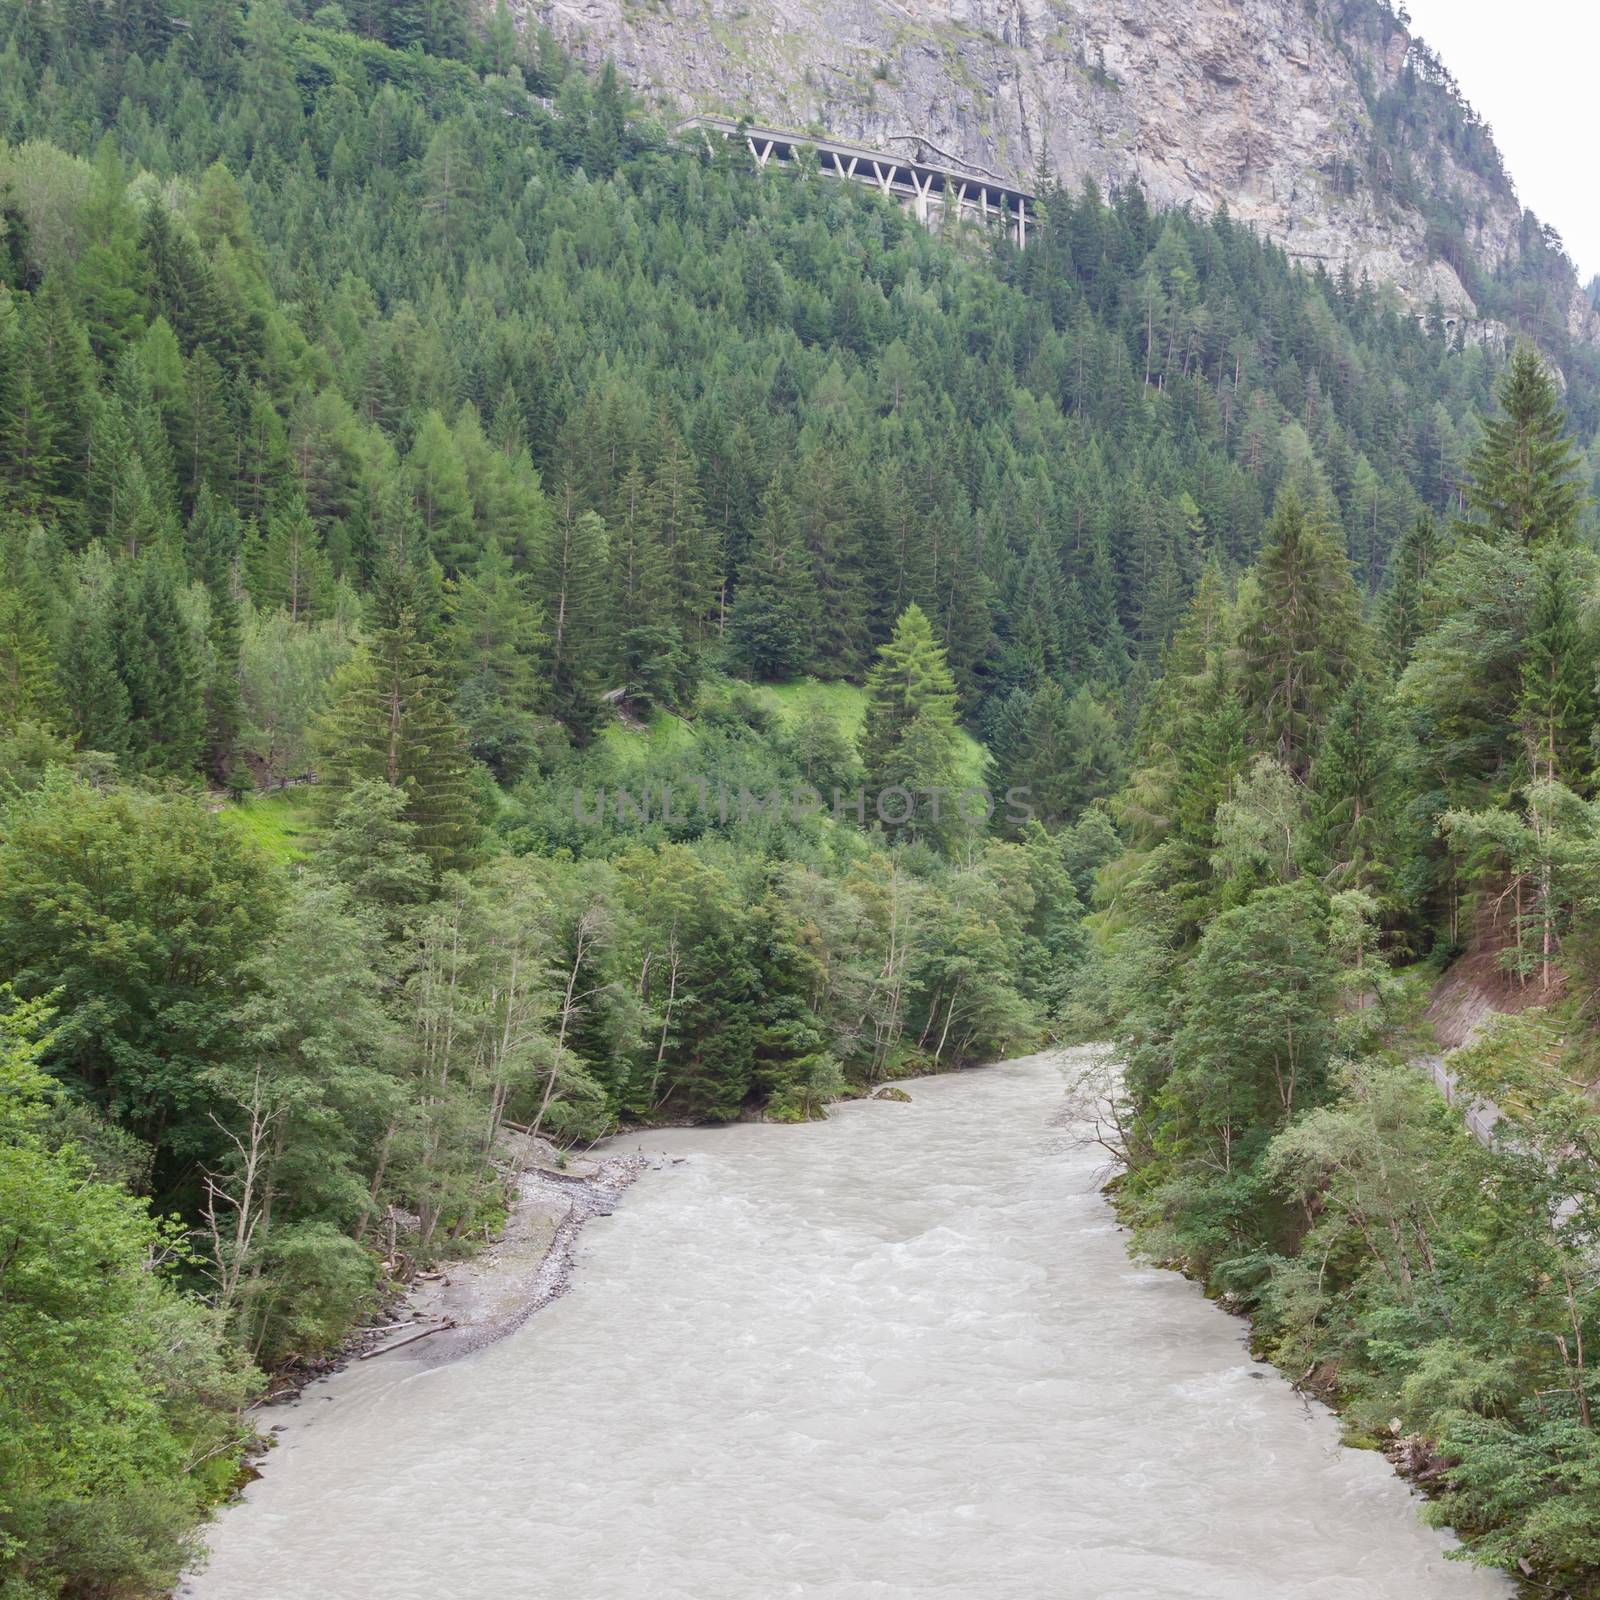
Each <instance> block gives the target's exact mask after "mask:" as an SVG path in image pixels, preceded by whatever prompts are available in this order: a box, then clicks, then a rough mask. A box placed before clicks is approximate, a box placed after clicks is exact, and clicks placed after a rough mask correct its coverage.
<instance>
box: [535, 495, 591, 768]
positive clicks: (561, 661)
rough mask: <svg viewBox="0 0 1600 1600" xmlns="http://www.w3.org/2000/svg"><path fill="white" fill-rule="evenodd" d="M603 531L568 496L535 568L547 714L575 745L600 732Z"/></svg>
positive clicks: (562, 499)
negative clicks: (545, 647) (541, 609)
mask: <svg viewBox="0 0 1600 1600" xmlns="http://www.w3.org/2000/svg"><path fill="white" fill-rule="evenodd" d="M605 579H606V527H605V523H604V522H602V521H601V520H600V518H599V516H597V515H596V514H595V513H594V512H593V511H580V510H578V509H577V506H576V502H575V497H574V496H573V494H572V493H571V492H570V491H568V492H566V493H564V494H563V495H562V496H561V497H560V502H559V505H558V509H557V513H556V516H555V518H554V520H553V522H552V524H551V527H550V531H549V534H548V537H547V538H546V540H545V545H544V548H543V550H542V551H540V553H539V559H538V561H537V564H536V568H535V580H534V592H535V593H536V594H537V595H538V596H539V597H540V599H541V601H542V602H543V605H544V613H545V634H546V637H547V638H548V639H549V655H548V658H547V669H546V680H547V690H548V694H549V697H550V701H549V704H550V710H551V712H552V713H553V714H554V715H555V716H556V717H557V718H559V719H560V721H562V722H563V723H564V724H565V725H566V727H567V728H568V730H569V731H570V732H571V734H572V736H573V738H574V739H576V740H577V741H578V743H579V744H583V743H586V742H587V741H588V740H589V739H591V738H593V736H594V734H595V731H596V730H597V729H598V728H599V726H600V721H601V706H600V692H601V685H602V676H601V675H602V672H603V670H604V667H605V664H606V654H607V641H606V636H605V613H606V605H605Z"/></svg>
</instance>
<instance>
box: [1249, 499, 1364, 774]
mask: <svg viewBox="0 0 1600 1600" xmlns="http://www.w3.org/2000/svg"><path fill="white" fill-rule="evenodd" d="M1254 577H1255V589H1254V592H1253V594H1252V595H1251V596H1250V598H1249V599H1248V601H1247V602H1246V603H1245V607H1244V616H1243V619H1242V624H1241V641H1242V646H1243V656H1244V684H1243V688H1244V696H1245V700H1246V703H1247V704H1248V706H1249V707H1250V710H1251V712H1252V715H1253V717H1254V719H1255V723H1256V728H1257V733H1258V737H1259V739H1260V742H1261V748H1263V749H1266V750H1269V751H1271V752H1272V753H1273V754H1275V755H1276V756H1277V757H1278V759H1279V760H1281V761H1282V762H1283V763H1284V764H1285V765H1286V766H1287V767H1288V768H1289V770H1290V771H1291V772H1293V773H1294V774H1295V775H1296V776H1297V777H1299V776H1303V775H1304V773H1305V772H1306V769H1307V768H1308V766H1309V765H1310V762H1311V757H1312V754H1313V752H1314V750H1315V746H1316V741H1317V737H1318V734H1319V732H1320V730H1321V728H1322V724H1323V722H1324V721H1325V720H1326V718H1327V715H1328V712H1329V711H1330V710H1331V708H1332V705H1333V702H1334V700H1335V699H1336V697H1337V696H1338V694H1339V692H1340V690H1341V688H1342V687H1343V685H1344V683H1345V682H1346V681H1347V680H1348V678H1349V676H1350V673H1351V671H1352V669H1353V667H1354V665H1355V662H1356V660H1357V658H1358V655H1359V652H1360V651H1361V649H1362V637H1361V635H1362V622H1361V607H1360V601H1359V599H1358V597H1357V594H1356V588H1355V583H1354V581H1353V579H1352V578H1351V576H1350V563H1349V562H1348V561H1347V560H1346V559H1345V555H1344V552H1343V551H1342V550H1340V549H1339V548H1338V546H1337V545H1336V544H1335V543H1334V540H1333V537H1332V535H1331V533H1330V531H1329V529H1328V526H1327V524H1326V522H1325V521H1324V520H1323V518H1322V516H1321V515H1320V513H1318V512H1313V511H1308V510H1307V509H1306V508H1305V507H1304V506H1303V505H1302V504H1301V502H1300V500H1299V499H1298V497H1297V496H1295V495H1294V494H1293V493H1292V492H1286V493H1285V494H1284V496H1283V498H1282V499H1281V500H1280V501H1279V504H1278V509H1277V511H1276V512H1275V513H1274V514H1273V518H1272V523H1271V525H1270V526H1269V528H1268V529H1267V544H1266V547H1265V548H1264V549H1263V550H1262V552H1261V556H1260V559H1259V560H1258V561H1257V562H1256V566H1255V573H1254Z"/></svg>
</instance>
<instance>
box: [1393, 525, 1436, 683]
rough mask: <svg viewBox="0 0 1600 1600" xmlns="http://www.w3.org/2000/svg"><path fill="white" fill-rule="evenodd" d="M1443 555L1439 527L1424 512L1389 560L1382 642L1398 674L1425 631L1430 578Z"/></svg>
mask: <svg viewBox="0 0 1600 1600" xmlns="http://www.w3.org/2000/svg"><path fill="white" fill-rule="evenodd" d="M1441 553H1442V551H1441V541H1440V538H1439V525H1438V524H1437V523H1436V522H1435V521H1434V520H1433V518H1432V517H1430V516H1429V515H1427V513H1426V512H1424V513H1422V514H1420V515H1419V516H1418V517H1417V520H1416V521H1415V522H1413V523H1412V524H1411V526H1410V527H1409V528H1407V529H1406V531H1405V532H1404V533H1403V534H1402V535H1401V536H1400V542H1399V543H1398V544H1397V545H1396V546H1395V549H1394V554H1393V556H1391V557H1390V561H1389V570H1390V572H1391V574H1392V577H1391V579H1390V584H1389V593H1388V596H1387V598H1386V600H1385V602H1384V608H1383V639H1384V644H1385V645H1386V646H1387V648H1388V652H1389V660H1390V661H1391V662H1392V663H1393V665H1394V667H1395V670H1396V671H1402V670H1404V668H1405V664H1406V662H1407V661H1408V660H1410V658H1411V652H1412V650H1413V648H1415V646H1416V642H1417V640H1418V639H1420V638H1421V637H1422V634H1423V632H1424V630H1425V627H1426V624H1427V607H1426V596H1427V589H1428V579H1429V575H1430V574H1431V573H1432V571H1433V568H1434V566H1435V564H1436V563H1437V562H1438V560H1439V557H1440V555H1441Z"/></svg>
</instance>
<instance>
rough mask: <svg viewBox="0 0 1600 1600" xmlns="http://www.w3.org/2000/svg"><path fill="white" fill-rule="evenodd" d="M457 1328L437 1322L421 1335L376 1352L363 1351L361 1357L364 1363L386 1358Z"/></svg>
mask: <svg viewBox="0 0 1600 1600" xmlns="http://www.w3.org/2000/svg"><path fill="white" fill-rule="evenodd" d="M453 1327H455V1323H454V1322H453V1321H451V1322H436V1323H435V1324H434V1325H433V1326H432V1327H431V1328H424V1329H423V1330H422V1332H421V1333H413V1334H411V1335H410V1336H409V1337H407V1338H404V1339H396V1340H395V1341H394V1343H393V1344H385V1345H379V1347H378V1348H377V1349H376V1350H363V1351H362V1352H361V1355H360V1357H359V1359H360V1360H362V1361H370V1360H372V1358H373V1357H374V1356H386V1355H388V1353H389V1352H390V1351H391V1350H403V1349H404V1348H405V1347H406V1346H407V1345H408V1344H415V1343H416V1342H417V1340H418V1339H426V1338H427V1337H428V1335H429V1334H431V1333H443V1332H444V1330H445V1329H446V1328H453Z"/></svg>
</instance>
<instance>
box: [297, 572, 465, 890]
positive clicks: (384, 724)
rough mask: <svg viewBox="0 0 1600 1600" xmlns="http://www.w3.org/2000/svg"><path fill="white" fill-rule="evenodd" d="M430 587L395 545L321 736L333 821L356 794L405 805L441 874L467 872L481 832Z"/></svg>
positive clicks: (406, 814) (376, 584)
mask: <svg viewBox="0 0 1600 1600" xmlns="http://www.w3.org/2000/svg"><path fill="white" fill-rule="evenodd" d="M430 598H431V597H430V594H429V584H428V581H427V576H426V574H425V573H422V572H419V570H418V563H417V562H416V561H415V560H411V559H407V557H406V556H405V555H404V554H403V553H402V552H401V551H400V550H398V549H396V548H395V547H393V546H391V547H389V548H388V549H387V550H386V551H385V552H384V555H383V557H382V558H381V560H380V563H379V566H378V570H377V572H376V573H375V574H374V577H373V588H372V592H371V595H370V596H369V599H368V613H367V622H366V627H365V630H364V634H365V637H364V640H363V644H364V648H363V650H362V652H361V654H360V656H359V658H358V659H357V661H355V662H354V663H352V665H351V667H350V668H349V669H348V671H347V672H346V673H345V674H344V681H343V683H342V685H341V692H340V694H339V696H338V699H337V700H336V702H335V704H334V705H333V707H332V708H331V710H330V712H329V714H328V716H327V717H326V719H325V720H324V723H323V726H322V729H321V731H320V736H319V740H318V742H319V745H320V749H321V762H320V766H321V775H322V777H323V779H324V781H325V785H326V794H327V797H328V805H329V808H330V811H331V812H333V813H336V812H337V810H338V808H339V807H340V806H341V805H342V804H343V802H344V800H345V799H346V797H347V796H348V795H349V794H350V792H351V791H352V789H354V788H355V786H356V785H358V784H360V783H364V782H377V783H385V784H387V785H388V786H389V787H390V788H391V789H394V790H397V791H399V792H400V793H402V794H403V795H404V796H405V810H404V813H403V815H404V820H405V821H406V822H408V823H410V824H411V825H412V826H413V827H414V829H415V840H416V847H417V848H418V849H419V850H421V851H422V852H423V853H424V854H425V855H426V856H427V857H428V859H429V861H430V863H431V864H432V866H433V868H434V870H435V871H436V872H444V871H448V870H451V869H454V868H458V867H461V866H463V865H465V863H466V862H467V860H468V858H469V857H470V855H471V853H472V848H473V845H474V843H475V842H476V838H477V833H478V823H477V816H476V803H475V793H474V785H473V780H472V766H471V761H470V759H469V758H468V755H467V752H466V743H465V739H464V737H463V734H462V730H461V726H460V723H459V722H458V721H457V719H456V714H455V708H454V707H453V705H452V704H451V702H450V696H449V692H448V690H447V688H446V686H445V681H444V676H443V673H442V670H441V668H440V664H439V661H438V658H437V655H436V653H435V650H434V644H433V639H432V636H431V605H430Z"/></svg>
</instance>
